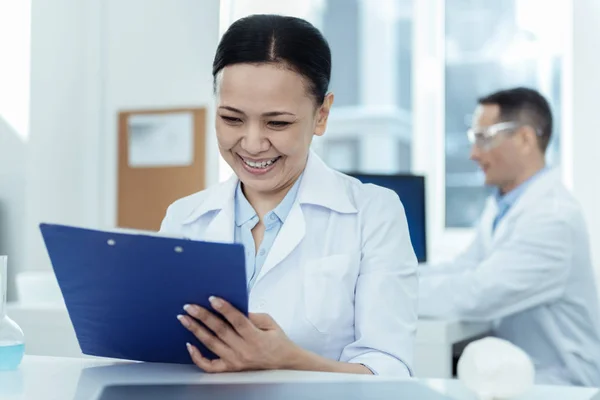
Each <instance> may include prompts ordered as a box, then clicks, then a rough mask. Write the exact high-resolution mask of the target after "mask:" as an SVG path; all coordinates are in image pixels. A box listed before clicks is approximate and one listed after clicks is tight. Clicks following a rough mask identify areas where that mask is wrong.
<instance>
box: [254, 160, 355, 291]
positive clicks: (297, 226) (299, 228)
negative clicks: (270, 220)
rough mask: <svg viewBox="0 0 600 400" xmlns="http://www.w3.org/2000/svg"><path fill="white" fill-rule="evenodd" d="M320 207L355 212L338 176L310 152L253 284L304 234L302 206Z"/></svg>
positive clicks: (284, 256) (300, 239) (296, 244)
mask: <svg viewBox="0 0 600 400" xmlns="http://www.w3.org/2000/svg"><path fill="white" fill-rule="evenodd" d="M313 205H316V206H320V207H324V208H327V209H329V210H332V211H335V212H338V213H357V212H358V211H357V209H356V207H355V206H354V204H353V203H352V202H351V201H350V199H349V196H348V189H347V188H346V186H345V185H344V183H343V182H342V180H341V179H340V177H339V174H338V173H337V172H336V171H334V170H332V169H331V168H329V167H328V166H327V165H325V163H324V162H323V161H322V160H321V159H320V158H319V156H317V155H316V154H315V153H313V152H312V151H311V152H310V154H309V157H308V161H307V163H306V168H305V169H304V174H303V176H302V181H301V182H300V187H299V188H298V197H297V199H296V201H295V202H294V205H293V206H292V209H291V210H290V214H289V215H288V217H287V219H286V221H285V222H284V224H283V226H282V227H281V230H280V231H279V234H278V235H277V238H275V242H274V243H273V247H271V250H270V251H269V254H268V255H267V259H266V260H265V263H264V265H263V267H262V269H261V271H260V273H259V275H258V277H257V278H256V282H257V283H258V281H260V279H261V278H262V277H263V276H265V275H266V274H267V273H268V272H269V271H271V270H272V269H273V268H275V267H276V266H277V265H278V264H280V263H281V262H282V261H284V260H285V259H286V258H287V257H288V256H289V255H290V254H291V253H292V252H293V251H294V249H296V248H297V247H298V246H299V245H300V243H301V242H302V239H303V238H304V236H305V235H306V220H305V218H304V211H303V210H304V207H310V206H313Z"/></svg>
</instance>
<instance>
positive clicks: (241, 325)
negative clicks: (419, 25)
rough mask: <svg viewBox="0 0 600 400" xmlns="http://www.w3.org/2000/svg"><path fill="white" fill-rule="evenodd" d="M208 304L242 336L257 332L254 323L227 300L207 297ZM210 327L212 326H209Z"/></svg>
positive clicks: (245, 336)
mask: <svg viewBox="0 0 600 400" xmlns="http://www.w3.org/2000/svg"><path fill="white" fill-rule="evenodd" d="M209 301H210V305H211V306H212V307H213V308H214V309H215V310H216V311H217V312H218V313H219V314H221V315H222V316H223V317H225V319H226V320H227V321H228V322H229V323H230V324H231V326H232V327H233V329H235V331H236V332H237V333H238V334H239V335H240V336H241V337H243V338H247V337H250V336H251V335H253V334H255V333H256V332H257V329H256V327H255V326H254V324H253V323H252V322H251V321H250V320H249V319H248V317H246V316H245V315H244V314H243V313H241V312H240V311H239V310H238V309H237V308H235V307H234V306H232V305H231V304H230V303H229V302H227V301H225V300H223V299H220V298H218V297H214V296H211V297H210V298H209ZM211 329H212V328H211Z"/></svg>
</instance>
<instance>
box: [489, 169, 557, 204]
mask: <svg viewBox="0 0 600 400" xmlns="http://www.w3.org/2000/svg"><path fill="white" fill-rule="evenodd" d="M548 170H549V168H548V167H544V168H543V169H541V170H540V171H538V172H537V173H535V174H534V175H533V176H532V177H530V178H529V179H527V180H526V181H525V182H523V183H521V184H520V185H519V186H517V187H516V188H514V189H513V190H511V191H510V192H508V193H507V194H505V195H502V194H501V193H500V190H499V189H496V193H495V194H494V198H495V199H496V204H497V206H498V209H499V210H503V209H508V208H510V207H512V206H513V205H514V204H515V203H516V202H517V200H519V198H520V197H521V196H522V195H523V193H525V191H526V190H527V188H528V187H529V186H530V185H531V184H532V183H533V182H535V181H536V180H537V179H538V178H540V177H541V176H542V175H544V174H545V173H546V172H547V171H548Z"/></svg>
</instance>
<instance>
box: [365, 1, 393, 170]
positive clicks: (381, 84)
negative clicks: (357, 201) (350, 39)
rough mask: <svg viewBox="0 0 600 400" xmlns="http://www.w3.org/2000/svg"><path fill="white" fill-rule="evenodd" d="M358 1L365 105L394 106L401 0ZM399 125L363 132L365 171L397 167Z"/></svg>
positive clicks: (375, 107) (374, 106) (390, 107)
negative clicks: (397, 27)
mask: <svg viewBox="0 0 600 400" xmlns="http://www.w3.org/2000/svg"><path fill="white" fill-rule="evenodd" d="M358 5H359V7H358V10H359V11H358V12H359V16H360V30H359V32H360V36H359V41H360V46H359V49H360V57H359V63H360V64H359V67H360V68H359V71H360V103H361V106H362V107H365V108H367V109H374V110H376V109H378V108H379V109H381V108H384V109H394V108H396V107H397V104H398V101H397V87H398V72H399V71H398V30H397V29H396V22H397V18H398V16H399V13H400V7H399V4H398V1H397V0H380V1H377V2H373V1H372V0H361V1H360V2H359V3H358ZM398 128H399V127H394V126H391V125H390V126H386V127H385V128H384V129H383V130H382V131H377V132H373V131H366V132H361V135H362V136H361V138H360V139H361V145H360V154H361V156H360V160H361V165H360V169H361V171H364V172H373V173H376V172H383V173H385V172H388V173H389V172H396V171H397V167H398V165H399V162H400V160H399V157H400V140H401V139H400V135H399V134H397V131H398Z"/></svg>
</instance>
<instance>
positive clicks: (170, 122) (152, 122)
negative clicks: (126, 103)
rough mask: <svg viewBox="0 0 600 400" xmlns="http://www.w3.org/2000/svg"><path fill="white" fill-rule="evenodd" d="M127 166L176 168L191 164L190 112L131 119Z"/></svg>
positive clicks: (192, 145) (128, 122)
mask: <svg viewBox="0 0 600 400" xmlns="http://www.w3.org/2000/svg"><path fill="white" fill-rule="evenodd" d="M127 126H128V129H129V166H130V167H134V168H148V167H179V166H189V165H192V163H193V161H194V118H193V115H192V113H190V112H180V113H171V114H139V115H131V116H130V117H129V119H128V121H127Z"/></svg>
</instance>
